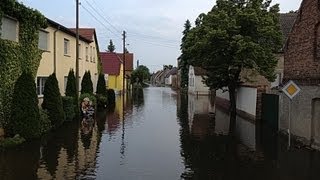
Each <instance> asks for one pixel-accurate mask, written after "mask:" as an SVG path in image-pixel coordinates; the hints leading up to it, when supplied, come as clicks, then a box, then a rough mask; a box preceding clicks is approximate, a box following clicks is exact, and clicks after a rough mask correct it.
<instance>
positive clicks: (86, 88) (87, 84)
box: [81, 71, 93, 94]
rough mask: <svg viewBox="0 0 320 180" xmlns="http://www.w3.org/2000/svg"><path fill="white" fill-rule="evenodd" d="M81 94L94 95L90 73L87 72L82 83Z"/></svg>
mask: <svg viewBox="0 0 320 180" xmlns="http://www.w3.org/2000/svg"><path fill="white" fill-rule="evenodd" d="M81 94H93V84H92V81H91V74H90V71H86V72H85V73H84V75H83V78H82V81H81Z"/></svg>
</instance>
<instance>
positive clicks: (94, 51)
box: [92, 47, 96, 62]
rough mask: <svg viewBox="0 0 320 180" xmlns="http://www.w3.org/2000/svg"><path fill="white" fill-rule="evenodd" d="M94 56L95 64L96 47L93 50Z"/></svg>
mask: <svg viewBox="0 0 320 180" xmlns="http://www.w3.org/2000/svg"><path fill="white" fill-rule="evenodd" d="M92 55H93V62H96V48H95V47H94V48H93V53H92Z"/></svg>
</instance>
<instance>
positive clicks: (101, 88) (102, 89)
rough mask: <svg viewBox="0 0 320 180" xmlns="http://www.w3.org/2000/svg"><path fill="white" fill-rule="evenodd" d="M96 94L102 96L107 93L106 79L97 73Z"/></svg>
mask: <svg viewBox="0 0 320 180" xmlns="http://www.w3.org/2000/svg"><path fill="white" fill-rule="evenodd" d="M97 94H100V95H102V96H106V95H107V87H106V80H105V78H104V74H99V77H98V83H97Z"/></svg>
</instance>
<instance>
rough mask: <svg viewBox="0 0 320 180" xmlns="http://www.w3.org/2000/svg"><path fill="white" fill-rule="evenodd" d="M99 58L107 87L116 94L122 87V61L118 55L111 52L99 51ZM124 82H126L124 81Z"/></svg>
mask: <svg viewBox="0 0 320 180" xmlns="http://www.w3.org/2000/svg"><path fill="white" fill-rule="evenodd" d="M100 59H101V63H102V68H103V73H104V74H105V78H106V85H107V88H108V89H113V90H115V92H116V93H117V94H119V93H120V92H122V91H123V90H124V89H123V63H122V61H121V59H120V57H119V56H118V55H117V54H116V53H113V52H101V53H100ZM125 83H126V82H125Z"/></svg>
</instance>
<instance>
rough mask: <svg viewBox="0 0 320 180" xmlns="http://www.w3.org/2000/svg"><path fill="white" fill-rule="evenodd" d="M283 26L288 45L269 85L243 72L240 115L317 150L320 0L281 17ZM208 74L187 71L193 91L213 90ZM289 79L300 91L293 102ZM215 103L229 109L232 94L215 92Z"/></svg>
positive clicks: (306, 0) (254, 74)
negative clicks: (206, 80)
mask: <svg viewBox="0 0 320 180" xmlns="http://www.w3.org/2000/svg"><path fill="white" fill-rule="evenodd" d="M280 27H281V30H282V34H283V37H284V42H283V48H282V49H280V50H279V51H278V53H277V54H276V56H277V58H278V65H277V67H276V69H275V72H276V75H277V78H276V80H275V81H274V82H269V81H268V80H267V79H265V78H264V77H262V76H260V75H259V74H257V72H253V71H251V70H243V72H242V73H241V81H242V83H241V86H240V87H239V88H238V89H237V113H238V116H239V117H240V118H244V119H247V120H248V121H250V122H252V123H254V124H255V123H256V122H257V121H262V122H263V123H265V124H267V125H268V126H270V127H271V128H273V129H274V130H276V131H279V130H280V131H282V132H287V133H290V134H291V135H294V136H295V137H296V138H298V139H299V140H301V141H302V142H304V143H305V144H308V145H311V146H313V147H315V148H319V147H320V113H319V112H320V45H319V44H320V6H319V0H303V1H302V3H301V6H300V8H299V10H297V11H295V12H290V13H284V14H280ZM205 74H206V73H205V71H204V70H203V69H201V68H198V67H192V66H191V67H190V68H189V88H188V90H189V93H191V94H209V89H208V88H207V87H206V86H205V85H204V84H203V83H202V76H204V75H205ZM178 79H179V76H178ZM289 81H293V82H295V83H296V84H297V85H298V86H299V88H300V89H301V91H300V93H299V94H298V95H297V96H295V97H294V99H292V100H290V99H289V98H288V97H287V96H286V94H285V93H284V91H283V90H282V89H283V88H284V86H285V85H286V84H287V83H288V82H289ZM204 92H208V93H204ZM215 104H216V107H217V108H221V109H228V108H229V106H230V104H229V94H228V92H227V91H224V90H218V91H216V97H215Z"/></svg>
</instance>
